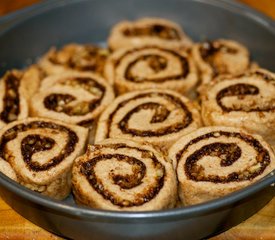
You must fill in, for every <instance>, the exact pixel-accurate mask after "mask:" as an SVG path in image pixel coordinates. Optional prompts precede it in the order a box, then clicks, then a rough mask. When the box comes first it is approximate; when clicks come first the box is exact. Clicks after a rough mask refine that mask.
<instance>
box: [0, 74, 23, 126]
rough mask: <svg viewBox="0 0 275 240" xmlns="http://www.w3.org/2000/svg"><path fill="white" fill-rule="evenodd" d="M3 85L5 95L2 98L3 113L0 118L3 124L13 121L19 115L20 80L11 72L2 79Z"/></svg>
mask: <svg viewBox="0 0 275 240" xmlns="http://www.w3.org/2000/svg"><path fill="white" fill-rule="evenodd" d="M3 81H4V83H5V94H4V98H3V111H2V112H1V114H0V118H1V120H2V121H3V122H5V123H9V122H12V121H15V120H16V119H17V117H18V115H19V113H20V96H19V87H20V79H19V78H18V76H16V75H15V74H13V73H12V72H10V73H8V74H7V75H6V76H5V78H4V79H3Z"/></svg>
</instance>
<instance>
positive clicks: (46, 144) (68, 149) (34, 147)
mask: <svg viewBox="0 0 275 240" xmlns="http://www.w3.org/2000/svg"><path fill="white" fill-rule="evenodd" d="M32 129H42V130H43V129H51V130H52V131H53V133H54V132H57V133H58V131H61V132H65V133H66V134H67V136H68V140H67V143H66V145H65V147H64V149H62V150H61V151H60V153H59V154H58V155H57V156H55V157H53V158H52V159H49V161H48V162H47V163H45V164H42V165H41V164H39V163H37V162H34V161H32V159H31V158H32V155H33V154H34V153H36V152H39V151H46V150H49V149H51V148H52V147H53V146H54V144H55V141H54V140H53V139H51V138H48V137H43V136H39V135H37V134H30V135H28V136H27V137H25V138H24V139H23V140H22V142H21V153H22V156H23V159H24V161H25V163H26V165H27V167H28V168H29V169H30V170H32V171H35V172H39V171H46V170H49V169H50V168H52V167H55V166H56V165H58V164H59V163H60V162H62V161H63V160H64V159H65V158H66V157H68V156H69V155H70V154H71V153H72V152H73V151H74V149H75V147H76V144H77V143H78V136H77V135H76V133H75V132H73V131H72V130H71V129H69V128H67V127H65V126H62V125H58V124H55V123H51V122H42V121H33V122H30V123H26V124H23V123H22V124H18V125H16V126H14V127H12V128H10V129H9V130H7V131H6V132H5V133H4V134H3V135H2V137H1V139H0V157H1V158H3V159H4V160H6V161H8V158H9V157H13V156H10V155H9V153H7V151H6V144H7V143H8V142H10V141H12V140H14V139H15V138H16V137H17V134H19V133H21V132H25V131H29V130H32Z"/></svg>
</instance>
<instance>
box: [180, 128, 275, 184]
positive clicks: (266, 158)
mask: <svg viewBox="0 0 275 240" xmlns="http://www.w3.org/2000/svg"><path fill="white" fill-rule="evenodd" d="M221 136H224V137H226V138H228V139H229V140H228V143H223V142H213V143H210V144H207V145H204V146H202V147H200V148H199V149H198V150H196V151H194V152H193V153H192V154H190V155H189V156H188V157H187V159H186V163H185V165H184V170H185V173H186V175H187V177H188V178H189V179H191V180H193V181H207V182H214V183H229V182H240V181H246V180H252V179H254V178H256V177H257V176H259V175H260V174H261V173H262V172H263V171H264V170H265V169H266V167H267V166H268V165H269V164H270V161H271V160H270V155H269V153H268V150H267V149H265V148H264V147H263V146H262V144H261V143H260V142H259V141H258V140H257V139H255V138H253V137H251V136H249V135H246V134H241V133H237V132H225V131H215V132H210V133H207V134H204V135H201V136H199V137H197V138H195V139H193V140H191V141H190V142H189V143H188V144H187V145H186V146H185V147H184V148H183V149H182V150H181V151H179V152H178V153H177V155H176V159H177V162H179V160H180V158H181V156H182V154H183V153H184V152H187V151H188V149H189V148H190V147H191V146H192V145H195V144H198V143H199V142H200V141H203V140H205V139H211V138H212V139H213V138H214V139H215V138H217V140H218V138H219V137H221ZM234 139H239V140H241V141H242V142H244V143H246V144H247V145H249V146H250V147H252V148H253V149H254V150H255V152H256V156H255V159H253V160H255V161H253V163H252V164H249V166H246V167H245V169H243V170H242V171H235V172H232V173H230V174H228V175H227V176H219V175H213V174H206V173H205V168H204V167H203V166H202V165H200V164H199V161H201V160H202V159H203V157H205V156H211V157H218V158H219V159H220V166H221V167H225V168H226V167H229V166H231V165H233V164H234V163H236V162H237V161H241V158H242V149H241V147H240V146H238V145H237V143H235V142H234ZM208 161H211V158H210V159H209V160H208ZM251 161H252V160H251Z"/></svg>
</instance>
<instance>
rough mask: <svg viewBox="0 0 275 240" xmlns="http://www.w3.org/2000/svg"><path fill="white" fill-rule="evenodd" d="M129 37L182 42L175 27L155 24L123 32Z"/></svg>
mask: <svg viewBox="0 0 275 240" xmlns="http://www.w3.org/2000/svg"><path fill="white" fill-rule="evenodd" d="M123 34H124V35H125V36H127V37H141V36H150V37H159V38H161V39H165V40H181V37H180V34H179V33H178V31H177V30H176V29H175V28H173V27H168V26H164V25H160V24H154V25H151V26H146V27H132V28H127V29H125V30H124V31H123Z"/></svg>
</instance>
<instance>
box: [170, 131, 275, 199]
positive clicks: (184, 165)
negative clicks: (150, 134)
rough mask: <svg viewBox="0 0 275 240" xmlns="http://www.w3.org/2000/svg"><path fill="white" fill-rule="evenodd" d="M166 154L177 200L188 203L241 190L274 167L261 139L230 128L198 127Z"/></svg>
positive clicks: (273, 160)
mask: <svg viewBox="0 0 275 240" xmlns="http://www.w3.org/2000/svg"><path fill="white" fill-rule="evenodd" d="M169 155H170V157H171V158H172V159H173V165H174V167H175V168H176V171H177V174H178V179H179V181H180V183H181V191H182V193H183V196H181V198H182V200H183V201H184V202H187V203H191V204H193V202H192V201H193V200H194V201H195V203H196V202H201V201H204V200H209V199H211V198H215V197H218V196H223V195H225V194H227V193H230V192H232V191H235V190H238V189H240V188H242V187H245V186H247V185H249V184H250V183H252V182H254V181H256V180H257V179H259V178H261V177H263V176H264V175H265V174H267V173H269V172H270V171H271V170H272V169H274V166H275V158H274V153H273V151H272V150H271V148H270V146H269V145H268V144H267V143H266V142H265V141H264V140H263V139H262V137H260V136H258V135H251V134H248V133H246V132H244V131H243V130H240V129H237V128H230V127H208V128H207V127H206V128H200V129H198V130H196V131H194V132H192V133H191V134H188V135H187V136H186V137H185V138H184V139H183V138H181V139H180V140H179V141H177V142H176V143H175V144H174V145H173V146H172V148H171V149H170V151H169ZM190 189H192V191H193V192H188V191H190ZM210 189H211V190H210ZM207 191H209V193H208V194H207ZM193 198H194V199H193Z"/></svg>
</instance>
